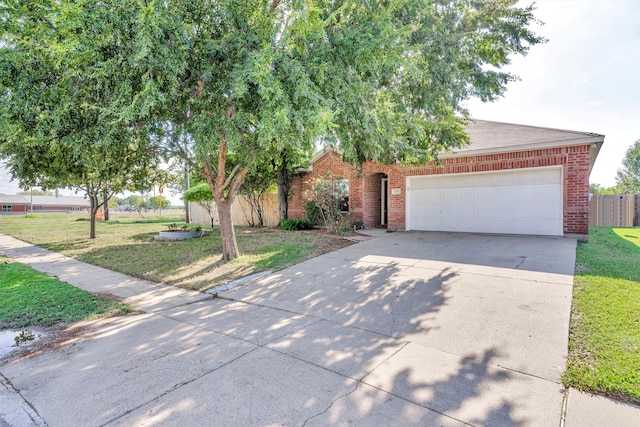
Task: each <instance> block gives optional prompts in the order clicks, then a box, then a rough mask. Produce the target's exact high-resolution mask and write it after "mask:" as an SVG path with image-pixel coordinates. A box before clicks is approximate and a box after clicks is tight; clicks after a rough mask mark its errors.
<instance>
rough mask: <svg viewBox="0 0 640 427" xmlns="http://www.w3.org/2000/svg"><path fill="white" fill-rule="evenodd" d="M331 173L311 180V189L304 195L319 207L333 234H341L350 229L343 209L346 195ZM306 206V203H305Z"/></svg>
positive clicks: (327, 226) (325, 224) (325, 223)
mask: <svg viewBox="0 0 640 427" xmlns="http://www.w3.org/2000/svg"><path fill="white" fill-rule="evenodd" d="M340 181H342V180H334V179H333V177H332V175H331V174H330V173H327V174H325V176H324V177H322V178H318V179H315V180H313V181H312V182H311V191H308V192H305V194H304V197H305V198H307V199H308V200H310V201H311V202H313V204H314V205H315V206H316V207H317V209H318V210H317V212H318V213H319V214H320V217H321V219H322V223H323V225H324V226H325V227H326V228H327V231H328V232H329V233H331V234H341V233H345V232H346V231H347V230H349V228H350V227H349V225H348V223H349V218H348V215H346V214H345V213H343V211H342V203H343V201H344V195H343V193H342V191H341V189H340V188H337V187H339V186H336V185H335V183H336V182H340ZM305 208H306V205H305Z"/></svg>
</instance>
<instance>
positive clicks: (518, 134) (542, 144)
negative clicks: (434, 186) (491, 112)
mask: <svg viewBox="0 0 640 427" xmlns="http://www.w3.org/2000/svg"><path fill="white" fill-rule="evenodd" d="M465 130H466V132H467V134H468V135H469V137H470V139H471V143H470V144H469V145H467V146H465V147H462V148H456V149H453V150H451V151H448V152H444V153H441V154H440V156H439V157H440V158H442V159H446V158H450V157H459V156H473V155H481V154H496V153H504V152H513V151H525V150H532V149H533V150H535V149H542V148H554V147H567V146H572V145H586V144H591V149H590V152H589V170H591V168H593V164H594V163H595V161H596V157H597V156H598V153H599V152H600V148H601V147H602V144H603V142H604V135H600V134H597V133H593V132H581V131H573V130H565V129H554V128H547V127H539V126H529V125H519V124H514V123H503V122H494V121H489V120H478V119H470V120H469V123H468V125H467V127H466V129H465ZM329 151H334V152H337V153H339V151H336V150H335V149H327V148H325V149H321V150H319V151H318V152H316V154H315V155H314V156H313V158H312V159H311V164H310V167H309V168H306V169H305V168H300V169H299V170H298V172H309V171H312V170H313V164H314V163H315V162H316V161H317V160H319V159H320V158H321V157H323V156H324V155H325V154H327V152H329Z"/></svg>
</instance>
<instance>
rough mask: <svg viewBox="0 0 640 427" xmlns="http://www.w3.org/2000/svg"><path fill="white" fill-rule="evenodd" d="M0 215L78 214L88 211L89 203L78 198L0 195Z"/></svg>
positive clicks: (82, 198)
mask: <svg viewBox="0 0 640 427" xmlns="http://www.w3.org/2000/svg"><path fill="white" fill-rule="evenodd" d="M0 204H1V205H2V212H1V213H2V214H12V213H26V212H31V211H33V212H79V211H87V210H89V207H90V204H89V201H88V200H86V199H85V198H84V197H78V196H58V197H55V196H8V195H4V194H0Z"/></svg>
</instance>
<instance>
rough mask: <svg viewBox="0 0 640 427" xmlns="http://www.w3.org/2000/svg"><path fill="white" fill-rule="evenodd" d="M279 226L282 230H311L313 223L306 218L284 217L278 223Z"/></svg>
mask: <svg viewBox="0 0 640 427" xmlns="http://www.w3.org/2000/svg"><path fill="white" fill-rule="evenodd" d="M280 227H281V228H282V229H283V230H288V231H297V230H311V229H312V228H313V224H312V223H311V222H310V221H309V220H308V219H306V218H301V219H285V220H282V223H280Z"/></svg>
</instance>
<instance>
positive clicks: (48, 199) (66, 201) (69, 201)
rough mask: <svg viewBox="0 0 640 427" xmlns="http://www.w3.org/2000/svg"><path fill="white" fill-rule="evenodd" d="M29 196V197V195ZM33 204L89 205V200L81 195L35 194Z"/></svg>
mask: <svg viewBox="0 0 640 427" xmlns="http://www.w3.org/2000/svg"><path fill="white" fill-rule="evenodd" d="M27 198H29V197H27ZM33 204H34V205H39V206H82V207H88V206H89V205H90V203H89V201H88V200H87V199H85V198H84V197H80V196H58V197H56V196H33Z"/></svg>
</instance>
